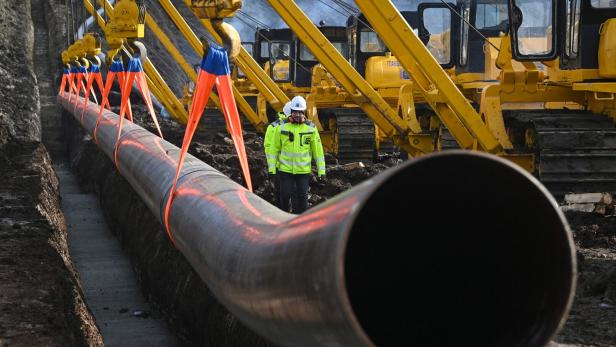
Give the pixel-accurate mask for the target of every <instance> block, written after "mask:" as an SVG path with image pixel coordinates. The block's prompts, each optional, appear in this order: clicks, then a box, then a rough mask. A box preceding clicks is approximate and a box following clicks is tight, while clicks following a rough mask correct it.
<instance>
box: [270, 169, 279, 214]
mask: <svg viewBox="0 0 616 347" xmlns="http://www.w3.org/2000/svg"><path fill="white" fill-rule="evenodd" d="M270 178H271V180H272V183H273V184H274V206H276V207H278V208H280V175H278V174H270Z"/></svg>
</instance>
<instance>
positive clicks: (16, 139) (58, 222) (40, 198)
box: [0, 0, 103, 346]
mask: <svg viewBox="0 0 616 347" xmlns="http://www.w3.org/2000/svg"><path fill="white" fill-rule="evenodd" d="M46 4H47V2H46V1H43V0H32V1H2V2H0V27H2V30H1V31H0V78H1V79H2V84H1V85H0V312H1V314H0V345H3V346H33V345H38V346H102V345H103V342H102V338H101V336H100V333H99V331H98V327H97V326H96V323H95V322H94V320H93V318H92V316H91V314H90V312H89V310H88V308H87V307H86V305H85V303H84V297H83V293H82V289H81V285H80V283H79V278H78V275H77V273H76V271H75V268H74V265H73V263H72V261H71V259H70V256H69V254H68V247H67V235H66V224H65V221H64V216H63V214H62V212H61V210H60V199H59V193H58V180H57V177H56V175H55V173H54V171H53V168H52V166H51V158H50V155H49V152H48V150H47V149H46V146H45V145H44V144H43V139H42V137H43V136H45V135H42V130H45V129H44V128H45V127H44V126H42V125H41V121H42V119H45V118H46V117H49V116H53V115H51V114H49V113H48V109H44V108H43V107H42V104H44V101H43V98H44V97H45V95H46V92H47V89H46V88H49V85H45V84H44V82H45V81H46V77H48V76H44V74H42V73H41V72H43V73H49V71H47V70H46V69H42V70H41V69H38V66H36V65H35V64H37V62H38V60H39V58H40V57H44V59H45V61H44V62H45V63H47V59H48V57H49V47H47V46H39V45H38V42H39V41H40V40H41V39H43V40H44V39H45V36H46V34H47V33H46V31H45V27H44V26H45V16H44V8H45V6H46ZM33 20H34V22H33ZM41 25H42V27H41ZM59 35H62V33H59ZM35 42H36V44H35ZM54 54H55V52H54ZM55 116H58V115H57V114H56V115H55ZM58 117H59V116H58ZM42 128H43V129H42Z"/></svg>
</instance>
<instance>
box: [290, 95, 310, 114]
mask: <svg viewBox="0 0 616 347" xmlns="http://www.w3.org/2000/svg"><path fill="white" fill-rule="evenodd" d="M291 111H306V99H304V98H303V97H301V96H299V95H298V96H296V97H294V98H293V100H291Z"/></svg>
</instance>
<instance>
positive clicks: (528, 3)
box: [515, 0, 553, 56]
mask: <svg viewBox="0 0 616 347" xmlns="http://www.w3.org/2000/svg"><path fill="white" fill-rule="evenodd" d="M515 4H516V5H517V7H518V8H519V9H520V11H521V12H522V18H523V20H522V23H521V24H520V27H519V28H518V30H517V39H518V41H517V49H518V52H519V53H520V54H522V55H527V56H531V55H548V54H550V53H552V52H553V45H552V22H553V18H552V14H553V8H552V1H541V0H516V1H515Z"/></svg>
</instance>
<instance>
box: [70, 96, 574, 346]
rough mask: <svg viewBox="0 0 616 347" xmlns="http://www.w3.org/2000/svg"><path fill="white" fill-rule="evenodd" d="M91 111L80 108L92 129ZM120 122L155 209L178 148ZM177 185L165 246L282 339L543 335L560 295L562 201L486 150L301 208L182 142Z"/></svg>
mask: <svg viewBox="0 0 616 347" xmlns="http://www.w3.org/2000/svg"><path fill="white" fill-rule="evenodd" d="M58 100H59V102H60V103H61V104H62V105H63V106H64V108H65V109H66V110H67V111H68V112H72V111H73V106H72V104H69V103H68V102H67V100H66V98H65V97H63V96H59V97H58ZM78 104H79V105H80V106H81V103H78ZM98 110H99V109H98V106H97V105H95V104H93V103H89V104H88V106H87V109H86V112H85V115H86V116H85V120H84V123H85V124H83V126H84V128H85V129H86V131H87V132H88V133H90V134H91V133H92V130H93V128H94V125H95V123H96V118H97V116H98ZM76 113H77V116H75V118H76V120H77V121H78V122H79V120H80V117H81V109H78V110H77V112H76ZM103 117H104V119H103V121H101V123H100V126H99V129H98V135H97V139H98V145H99V147H100V149H101V150H102V151H103V152H104V153H105V154H106V155H107V156H108V157H110V158H113V149H114V144H115V141H116V130H115V127H116V125H117V119H118V116H117V115H116V114H114V113H111V112H107V111H105V112H104V113H103ZM125 124H126V126H125V128H124V131H123V135H122V138H121V145H120V149H119V152H118V166H119V170H120V173H121V174H122V175H123V176H124V177H125V178H126V179H127V180H128V182H129V183H130V184H131V185H132V187H133V188H134V189H135V191H136V192H137V193H138V194H139V195H140V196H141V198H142V199H143V201H144V202H145V203H146V204H147V205H148V207H149V208H150V210H151V211H152V212H153V213H154V215H155V216H156V217H157V218H158V219H159V220H160V218H161V215H162V209H163V207H164V203H165V200H166V199H167V195H166V194H167V192H168V190H169V187H170V185H171V183H172V178H173V174H174V170H175V160H176V158H177V155H178V152H179V149H178V148H177V147H175V146H173V145H171V144H169V143H168V142H166V141H163V140H161V139H160V138H158V137H157V136H155V135H153V134H151V133H149V132H148V131H146V130H144V129H142V128H141V127H139V126H137V125H134V124H131V123H129V122H125ZM178 187H179V188H178V195H177V197H176V199H175V201H174V203H173V206H172V210H171V215H170V225H171V228H172V231H173V233H174V236H175V242H176V246H177V248H178V249H179V250H180V251H181V252H182V253H183V254H184V255H185V256H186V259H187V260H188V261H189V262H190V263H191V265H192V266H193V267H194V269H195V270H196V271H197V272H198V273H199V275H200V276H201V277H202V279H203V280H204V281H205V283H206V284H207V285H208V287H209V288H210V289H211V290H212V291H213V292H214V294H215V295H216V296H217V298H218V299H219V300H220V301H221V302H222V303H223V304H224V305H225V306H226V307H227V308H228V309H229V310H230V311H231V312H233V313H234V314H235V315H236V316H237V317H238V318H240V319H241V320H242V321H243V322H244V323H245V324H246V325H247V326H249V327H251V328H252V329H253V330H255V331H256V332H258V333H260V334H261V335H263V336H264V337H266V338H268V339H269V340H271V341H273V342H275V343H277V344H280V345H286V346H373V345H379V346H388V345H389V346H399V345H419V346H432V345H434V346H436V345H438V346H443V345H455V346H464V345H473V346H477V345H485V346H542V345H544V344H546V343H547V342H549V341H550V340H551V338H552V336H553V335H554V334H555V333H556V331H557V330H558V328H559V326H560V325H561V324H562V323H563V322H564V319H565V317H566V314H567V312H568V310H569V308H570V305H571V301H572V297H573V293H574V288H575V280H576V272H575V253H574V246H573V242H572V238H571V232H570V231H569V227H568V225H567V222H566V220H565V218H564V216H563V214H562V213H561V212H560V210H559V209H558V206H557V204H556V202H555V201H554V199H553V198H552V197H551V196H550V195H549V193H548V192H547V191H546V190H545V188H544V187H543V186H542V185H541V184H540V183H539V182H538V181H537V180H536V179H534V178H533V177H532V176H530V175H529V174H528V173H526V172H524V171H522V170H521V169H519V168H518V167H517V166H515V165H514V164H511V163H509V162H507V161H505V160H502V159H500V158H497V157H494V156H491V155H486V154H478V153H472V152H468V151H466V152H461V151H453V152H449V153H442V154H438V155H432V156H426V157H422V158H419V159H415V160H411V161H408V162H406V163H404V164H402V165H400V166H398V167H396V168H393V169H389V170H386V171H384V172H382V173H381V174H379V175H377V176H374V177H372V178H371V179H368V180H367V181H365V182H364V183H362V184H359V185H358V186H356V187H354V188H353V189H351V190H349V191H347V192H345V193H343V194H340V195H339V196H336V197H334V198H332V199H330V200H328V201H327V202H325V203H323V204H321V205H319V206H317V207H315V208H313V209H311V210H309V211H307V212H306V213H304V214H302V215H299V216H295V215H291V214H287V213H284V212H282V211H280V210H278V209H277V208H275V207H274V206H272V205H270V204H269V203H267V202H266V201H265V200H263V199H261V198H259V197H258V196H256V195H254V194H251V193H250V192H248V191H246V190H245V189H244V188H243V187H242V186H240V185H238V184H236V183H234V182H233V181H231V180H230V179H228V178H227V177H225V176H224V175H222V174H221V173H219V172H218V171H216V170H215V169H213V168H211V167H210V166H208V165H207V164H205V163H203V162H201V161H199V160H198V159H196V158H194V157H192V156H189V157H188V158H187V160H186V165H185V168H184V170H183V175H182V177H181V179H180V183H179V185H178Z"/></svg>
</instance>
